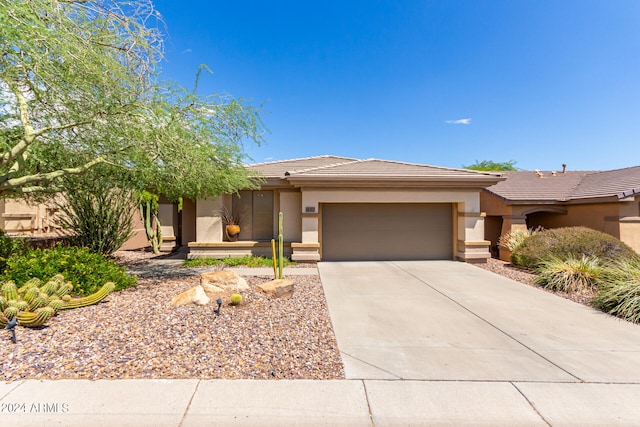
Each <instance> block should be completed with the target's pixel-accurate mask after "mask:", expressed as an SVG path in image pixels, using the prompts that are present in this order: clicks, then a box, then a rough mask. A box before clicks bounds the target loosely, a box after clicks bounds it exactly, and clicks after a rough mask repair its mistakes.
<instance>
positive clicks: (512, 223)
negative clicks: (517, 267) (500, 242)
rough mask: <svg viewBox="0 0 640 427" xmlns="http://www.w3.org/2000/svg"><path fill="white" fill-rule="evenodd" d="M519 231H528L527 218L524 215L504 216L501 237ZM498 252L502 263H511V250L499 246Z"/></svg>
mask: <svg viewBox="0 0 640 427" xmlns="http://www.w3.org/2000/svg"><path fill="white" fill-rule="evenodd" d="M517 230H522V231H527V217H526V216H524V215H502V230H501V231H500V237H502V236H504V235H505V234H508V233H511V232H514V231H517ZM498 251H499V253H500V255H499V256H500V259H501V260H502V261H507V262H508V261H510V257H511V251H510V250H508V249H507V248H505V247H503V246H498Z"/></svg>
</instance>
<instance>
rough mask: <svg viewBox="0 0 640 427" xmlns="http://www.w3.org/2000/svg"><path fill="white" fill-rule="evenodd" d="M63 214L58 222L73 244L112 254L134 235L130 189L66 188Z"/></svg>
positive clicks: (61, 205)
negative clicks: (68, 234) (70, 189)
mask: <svg viewBox="0 0 640 427" xmlns="http://www.w3.org/2000/svg"><path fill="white" fill-rule="evenodd" d="M58 207H59V208H60V210H61V212H62V213H63V214H64V215H62V216H60V217H59V218H58V225H59V226H60V227H62V228H63V229H65V230H68V231H70V232H71V233H72V234H71V236H69V238H68V241H69V243H70V244H71V245H73V246H79V247H87V248H89V249H91V250H93V251H94V252H98V253H101V254H105V255H111V254H112V253H114V252H115V251H116V250H118V248H120V247H121V246H122V245H123V244H124V242H126V241H127V239H129V238H130V237H131V236H132V235H133V224H132V215H133V214H132V212H133V198H132V196H131V193H130V192H128V191H124V190H119V189H116V188H114V189H105V188H98V189H95V188H92V189H91V190H88V189H86V188H80V189H76V190H75V191H71V192H67V193H66V197H65V200H64V201H63V202H59V203H58Z"/></svg>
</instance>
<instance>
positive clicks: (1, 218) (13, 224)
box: [0, 199, 55, 234]
mask: <svg viewBox="0 0 640 427" xmlns="http://www.w3.org/2000/svg"><path fill="white" fill-rule="evenodd" d="M52 212H53V211H52V210H51V209H50V206H49V205H47V204H46V203H41V204H29V203H26V202H23V201H20V200H15V199H3V200H0V228H2V229H3V230H4V231H5V232H7V233H21V234H37V233H43V232H49V231H54V229H55V224H54V221H53V218H52V216H51V214H52Z"/></svg>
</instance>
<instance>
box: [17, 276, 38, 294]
mask: <svg viewBox="0 0 640 427" xmlns="http://www.w3.org/2000/svg"><path fill="white" fill-rule="evenodd" d="M40 282H41V281H40V279H38V278H37V277H34V278H32V279H29V280H27V281H26V282H25V283H24V285H22V286H20V287H19V288H18V294H20V295H22V294H24V293H25V292H27V291H28V290H29V289H31V288H38V287H39V286H40Z"/></svg>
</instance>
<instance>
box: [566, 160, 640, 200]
mask: <svg viewBox="0 0 640 427" xmlns="http://www.w3.org/2000/svg"><path fill="white" fill-rule="evenodd" d="M635 194H640V166H634V167H630V168H624V169H615V170H610V171H603V172H596V173H592V174H589V175H586V176H585V177H584V178H583V179H582V181H580V184H578V186H577V187H576V188H574V189H573V191H572V192H571V194H570V195H569V197H570V198H571V199H584V198H594V197H607V196H616V197H618V198H624V197H628V196H631V195H635Z"/></svg>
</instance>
